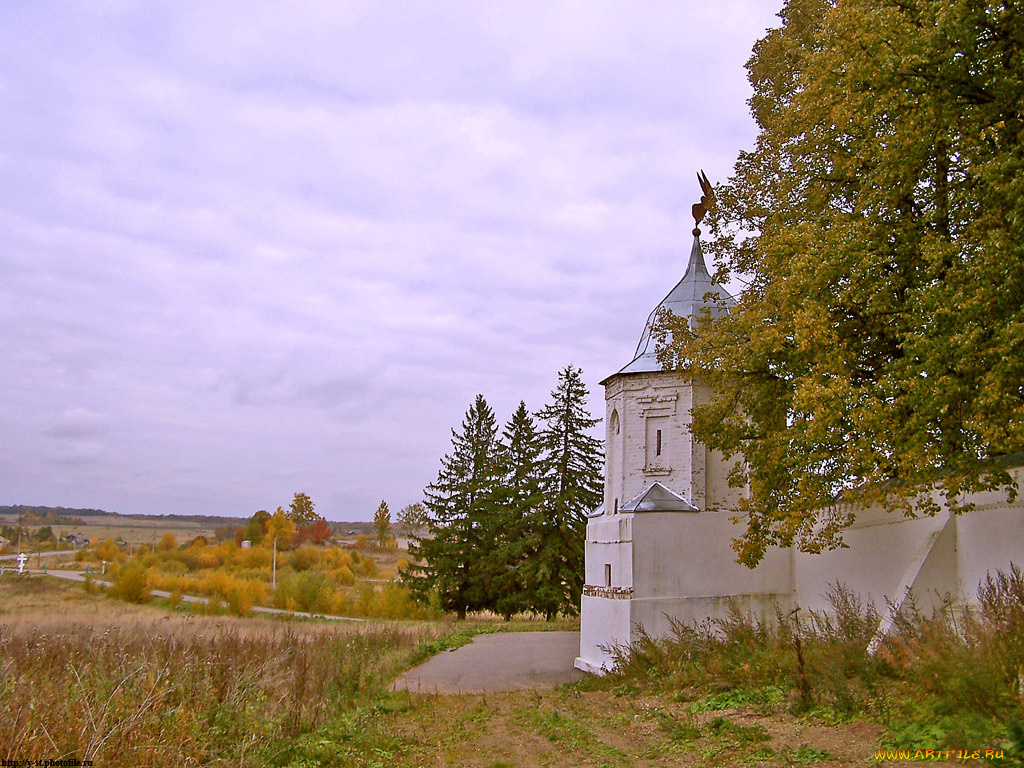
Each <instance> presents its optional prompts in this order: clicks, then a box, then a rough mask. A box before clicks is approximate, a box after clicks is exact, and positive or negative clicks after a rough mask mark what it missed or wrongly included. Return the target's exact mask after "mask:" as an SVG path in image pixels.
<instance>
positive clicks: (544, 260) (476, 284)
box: [0, 0, 777, 520]
mask: <svg viewBox="0 0 1024 768" xmlns="http://www.w3.org/2000/svg"><path fill="white" fill-rule="evenodd" d="M776 10H777V8H776V4H775V3H773V2H770V1H766V0H719V1H718V2H707V1H706V0H702V1H701V2H697V1H696V0H676V2H644V1H643V0H629V1H628V2H627V1H626V0H623V1H622V2H592V1H588V2H521V1H520V0H516V2H495V3H470V2H465V0H464V1H463V2H422V3H418V2H411V3H410V2H384V3H381V2H322V3H285V2H278V3H259V2H254V1H253V0H245V2H217V3H205V2H202V3H200V2H194V3H182V2H177V1H175V2H162V3H161V2H89V3H82V2H77V1H76V2H67V3H49V2H40V1H38V0H24V1H23V2H22V1H19V0H7V1H6V2H3V3H2V4H0V185H2V194H0V366H2V367H0V504H41V505H51V506H57V505H61V506H88V507H100V508H103V509H107V510H111V511H118V512H123V513H138V512H141V513H152V514H168V513H205V514H223V515H250V514H252V513H253V512H254V511H255V510H257V509H260V508H268V509H273V508H275V507H276V506H277V505H287V504H288V502H289V501H290V500H291V497H292V494H293V493H294V492H295V491H298V490H303V491H306V492H307V493H309V494H310V495H311V496H312V498H313V500H314V502H316V505H317V511H319V512H321V513H322V514H324V515H325V516H326V517H327V518H328V519H332V520H346V519H347V520H360V519H363V520H365V519H370V518H371V517H372V512H373V509H374V508H375V507H376V505H377V503H378V502H379V501H380V499H381V498H384V499H386V500H387V501H388V502H389V504H390V505H391V508H392V510H397V509H398V508H400V507H401V506H403V505H405V504H407V503H410V502H412V501H416V500H418V499H419V498H420V497H421V490H422V488H423V487H424V486H425V485H426V484H427V483H428V482H430V481H431V480H432V479H433V478H434V477H435V475H436V472H437V469H438V465H439V464H438V463H439V459H440V457H441V455H442V454H444V453H445V452H446V451H447V450H448V449H449V448H450V436H451V435H450V429H451V427H453V426H456V425H458V423H459V422H460V420H461V418H462V415H463V413H464V412H465V410H466V408H467V407H468V405H469V404H470V402H471V401H472V399H473V397H474V396H475V395H476V393H478V392H480V393H483V394H484V395H485V397H487V399H488V401H489V402H490V403H491V404H492V406H493V407H494V408H495V411H496V413H497V416H498V419H499V420H500V421H502V422H504V421H505V420H506V419H507V418H508V416H509V415H510V414H511V411H512V410H513V408H514V407H515V405H516V404H517V403H518V402H519V400H520V399H524V400H525V401H526V403H527V405H528V406H529V407H530V408H531V409H532V410H536V409H538V408H540V407H541V406H542V405H543V404H544V403H545V401H546V400H547V399H548V395H549V392H550V390H551V389H552V388H553V387H554V385H555V383H556V380H557V374H558V371H559V370H560V369H561V368H564V366H565V365H566V364H567V363H570V362H571V363H573V364H574V365H577V366H580V367H582V368H583V371H584V376H585V379H586V381H587V384H588V386H589V388H590V390H591V409H592V411H593V412H594V413H595V414H596V415H603V410H604V409H603V400H602V394H601V388H600V387H599V386H598V382H599V381H600V380H601V379H602V378H603V377H604V376H606V375H608V374H609V373H612V372H614V371H615V370H616V369H618V368H619V367H621V366H622V365H624V364H625V363H626V362H628V361H629V359H630V357H631V353H632V351H633V348H634V346H635V345H636V342H637V339H638V338H639V335H640V332H641V330H642V327H643V323H644V320H645V319H646V316H647V313H648V312H649V311H650V310H651V308H652V307H653V306H654V305H655V304H656V303H657V302H658V301H659V300H660V299H661V297H662V296H663V295H664V294H665V293H666V292H667V291H668V289H669V288H671V287H672V284H673V283H674V282H675V281H676V280H678V278H679V277H680V276H681V275H682V271H683V268H684V267H685V257H686V255H687V253H688V251H689V240H690V235H689V231H690V229H691V228H692V226H693V225H692V220H691V219H690V217H689V208H690V205H691V204H692V203H693V202H695V201H696V199H697V197H698V196H699V189H698V187H697V184H696V181H695V178H694V172H695V171H696V169H698V168H703V169H705V170H706V171H707V173H708V175H709V176H710V177H711V178H712V179H713V180H715V179H719V180H720V179H722V178H724V177H725V176H726V175H727V174H728V172H729V170H730V168H731V166H732V163H733V160H734V158H735V156H736V153H737V151H738V150H740V149H742V148H746V147H749V146H751V144H752V141H753V137H754V126H753V122H752V120H751V119H750V117H749V115H748V111H747V107H746V104H745V101H746V99H747V97H748V95H749V88H748V86H747V82H746V76H745V71H744V69H743V64H744V62H745V61H746V60H747V58H748V57H749V54H750V49H751V46H752V44H753V43H754V41H755V40H756V39H757V38H758V37H760V36H761V34H762V33H763V30H764V29H765V28H766V27H767V26H771V25H773V24H774V23H775V21H776V19H775V18H774V13H775V12H776Z"/></svg>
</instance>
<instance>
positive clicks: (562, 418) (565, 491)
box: [525, 364, 603, 620]
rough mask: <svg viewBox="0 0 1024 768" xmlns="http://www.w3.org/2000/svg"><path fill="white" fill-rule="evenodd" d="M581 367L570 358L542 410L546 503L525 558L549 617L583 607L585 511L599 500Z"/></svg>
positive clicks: (597, 460)
mask: <svg viewBox="0 0 1024 768" xmlns="http://www.w3.org/2000/svg"><path fill="white" fill-rule="evenodd" d="M588 394H589V393H588V392H587V387H586V385H585V384H584V383H583V372H582V371H581V370H580V369H579V368H573V366H572V365H571V364H570V365H568V366H566V368H565V370H564V371H562V372H561V373H559V374H558V387H557V388H556V389H555V391H554V392H552V393H551V398H552V402H551V403H550V404H549V405H547V406H545V407H544V408H543V409H542V410H541V411H540V412H539V413H538V414H537V416H538V418H540V419H541V420H542V421H544V422H545V425H544V427H543V429H542V430H541V433H540V442H541V447H542V450H543V458H542V461H541V473H542V487H543V490H544V504H543V507H542V519H541V520H540V522H539V525H538V526H537V527H536V531H535V535H536V537H537V551H536V553H535V554H534V555H533V556H532V557H531V559H530V561H529V562H528V563H526V564H525V567H526V569H527V570H528V572H529V576H528V578H529V580H530V582H531V583H532V584H533V585H534V590H533V595H532V600H533V603H534V606H535V609H536V610H537V611H538V612H540V613H543V614H544V615H545V617H547V618H548V619H549V620H550V619H552V618H554V617H555V615H556V614H558V613H559V612H562V613H565V614H570V615H575V614H576V613H578V612H579V606H580V597H581V594H582V592H583V579H584V575H583V552H584V541H585V535H586V525H587V513H588V512H590V511H591V510H593V509H594V508H595V507H597V506H598V505H599V504H600V503H601V496H602V469H603V457H602V450H601V442H600V441H599V440H598V439H596V438H594V437H591V436H590V435H588V434H587V430H589V429H592V428H593V427H594V426H596V425H597V424H598V422H599V421H600V419H595V418H592V417H591V415H590V412H589V411H587V395H588Z"/></svg>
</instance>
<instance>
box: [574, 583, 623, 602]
mask: <svg viewBox="0 0 1024 768" xmlns="http://www.w3.org/2000/svg"><path fill="white" fill-rule="evenodd" d="M583 594H584V595H586V596H587V597H607V598H611V599H612V600H629V598H631V597H632V596H633V588H632V587H599V586H597V585H595V584H584V585H583Z"/></svg>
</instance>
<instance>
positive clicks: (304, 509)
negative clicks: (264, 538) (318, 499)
mask: <svg viewBox="0 0 1024 768" xmlns="http://www.w3.org/2000/svg"><path fill="white" fill-rule="evenodd" d="M288 517H290V518H291V519H292V522H293V523H295V527H296V528H303V527H305V526H307V525H312V524H313V523H315V522H316V521H317V520H319V519H320V515H318V514H317V513H316V512H314V511H313V500H312V499H311V498H309V494H306V493H302V492H301V491H300V492H299V493H296V494H295V496H294V497H292V503H291V506H290V507H289V509H288Z"/></svg>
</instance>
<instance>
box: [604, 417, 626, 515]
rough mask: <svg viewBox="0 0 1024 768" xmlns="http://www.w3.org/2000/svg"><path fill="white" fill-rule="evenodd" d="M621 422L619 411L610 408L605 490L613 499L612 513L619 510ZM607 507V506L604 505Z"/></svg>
mask: <svg viewBox="0 0 1024 768" xmlns="http://www.w3.org/2000/svg"><path fill="white" fill-rule="evenodd" d="M621 432H622V424H621V423H620V422H619V411H618V409H616V408H613V409H612V412H611V415H610V416H609V417H608V445H607V451H608V465H607V466H608V478H607V484H606V490H607V492H608V495H609V496H611V497H612V499H614V506H613V508H612V510H611V513H612V514H613V515H614V514H616V513H617V512H618V511H619V495H620V494H621V492H622V435H621ZM607 499H608V496H605V504H606V505H607V504H608V501H607ZM605 509H608V506H606V507H605Z"/></svg>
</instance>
